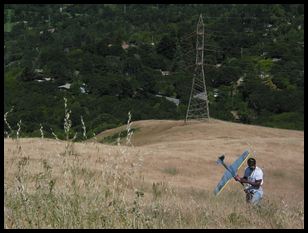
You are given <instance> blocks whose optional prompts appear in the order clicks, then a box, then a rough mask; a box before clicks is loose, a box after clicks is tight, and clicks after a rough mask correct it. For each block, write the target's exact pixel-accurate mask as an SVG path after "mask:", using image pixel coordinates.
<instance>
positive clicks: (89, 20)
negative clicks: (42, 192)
mask: <svg viewBox="0 0 308 233" xmlns="http://www.w3.org/2000/svg"><path fill="white" fill-rule="evenodd" d="M200 14H202V15H203V20H204V24H205V41H204V43H205V50H204V60H205V64H204V67H205V78H206V85H207V90H208V98H209V109H210V116H211V117H213V118H217V119H223V120H227V121H236V122H242V123H246V124H257V125H264V126H270V127H279V128H286V129H297V130H304V5H303V4H273V5H272V4H270V5H262V4H255V5H254V4H217V5H216V4H209V5H207V4H204V5H198V4H101V5H88V4H49V5H47V4H36V5H34V4H33V5H31V4H27V5H26V4H25V5H23V4H18V5H17V4H16V5H13V4H7V5H4V112H5V113H7V112H8V113H7V115H6V120H7V122H8V123H9V125H10V126H11V128H12V130H13V131H14V130H15V131H16V129H17V124H18V123H19V122H20V120H21V135H22V136H39V135H40V129H43V130H44V133H45V136H47V137H52V131H53V132H55V133H56V134H57V135H59V137H60V138H63V137H64V133H63V123H64V121H63V119H64V114H65V109H64V98H66V99H67V106H68V108H69V109H70V110H71V115H70V116H71V120H72V129H73V133H74V132H78V134H77V135H78V136H77V137H78V138H79V139H82V138H83V135H82V120H83V121H84V124H85V126H86V127H87V137H88V138H89V137H92V136H93V134H97V133H99V132H101V131H103V130H105V129H108V128H112V127H116V126H119V125H122V124H125V122H126V121H127V114H128V112H129V111H130V112H131V113H132V119H133V120H134V121H136V120H143V119H177V120H179V119H184V118H185V114H186V109H187V104H188V100H189V95H190V89H191V83H192V77H193V72H194V62H195V43H196V25H197V22H198V19H199V15H200ZM166 97H168V98H166ZM4 126H5V127H4V131H5V132H4V133H5V135H7V134H9V132H10V129H9V126H8V124H5V125H4Z"/></svg>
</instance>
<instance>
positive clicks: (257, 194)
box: [250, 191, 263, 205]
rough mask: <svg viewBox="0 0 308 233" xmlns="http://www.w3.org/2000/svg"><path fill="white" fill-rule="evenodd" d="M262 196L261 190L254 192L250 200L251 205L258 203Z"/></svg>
mask: <svg viewBox="0 0 308 233" xmlns="http://www.w3.org/2000/svg"><path fill="white" fill-rule="evenodd" d="M262 196H263V192H261V191H257V192H255V193H254V194H253V196H252V198H251V200H250V203H251V204H253V205H256V204H258V203H259V202H260V201H261V199H262Z"/></svg>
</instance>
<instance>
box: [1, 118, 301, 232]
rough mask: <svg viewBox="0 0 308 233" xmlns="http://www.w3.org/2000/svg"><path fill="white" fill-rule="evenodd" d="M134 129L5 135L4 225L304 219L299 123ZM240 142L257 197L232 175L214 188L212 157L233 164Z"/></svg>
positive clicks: (234, 224) (217, 172)
mask: <svg viewBox="0 0 308 233" xmlns="http://www.w3.org/2000/svg"><path fill="white" fill-rule="evenodd" d="M131 128H132V129H134V133H133V136H132V137H131V139H130V143H129V146H127V145H126V144H127V143H126V141H127V138H126V137H123V139H121V140H120V141H118V144H119V145H111V144H102V143H99V142H100V141H103V140H104V138H108V137H109V138H114V137H115V135H118V134H119V132H121V131H122V132H123V131H125V130H126V126H122V127H119V128H116V129H111V130H107V131H105V132H103V133H101V134H99V135H97V136H96V140H93V139H91V140H89V141H87V142H82V143H73V144H71V146H70V147H67V143H66V142H65V141H60V140H52V139H40V138H22V139H4V178H5V179H4V194H5V202H4V204H5V209H4V213H5V227H6V228H304V132H302V131H292V130H283V129H273V128H267V127H260V126H252V125H244V124H238V123H230V122H225V121H220V120H215V119H211V121H210V122H189V124H184V122H183V121H169V120H146V121H138V122H132V124H131ZM115 144H116V143H115ZM246 149H250V150H251V151H255V156H256V160H257V166H259V167H261V168H262V169H263V172H264V185H263V188H264V198H263V200H262V202H261V204H260V206H249V205H247V204H246V203H245V195H244V192H243V191H242V187H241V185H239V184H238V183H236V182H235V181H231V182H230V183H229V184H228V186H227V187H226V188H225V190H224V191H223V192H222V193H221V194H220V195H219V196H218V197H215V196H214V195H213V190H214V188H215V186H216V185H217V183H218V181H219V180H220V178H221V176H222V175H223V173H224V171H225V170H224V168H223V167H222V166H219V165H217V164H216V163H215V162H216V160H217V157H218V156H219V155H221V154H225V155H226V159H225V162H226V163H228V164H231V163H232V162H233V161H234V160H235V159H236V158H237V157H238V155H240V154H242V153H243V151H244V150H246ZM66 150H69V153H65V152H67V151H66ZM244 168H245V166H243V167H242V168H241V169H240V175H242V173H243V171H244Z"/></svg>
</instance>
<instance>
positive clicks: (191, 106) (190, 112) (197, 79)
mask: <svg viewBox="0 0 308 233" xmlns="http://www.w3.org/2000/svg"><path fill="white" fill-rule="evenodd" d="M203 53H204V24H203V18H202V14H200V17H199V22H198V24H197V41H196V64H195V65H196V66H195V71H194V76H193V80H192V87H191V93H190V98H189V102H188V107H187V112H186V118H185V123H186V122H187V121H188V120H189V119H196V120H210V113H209V105H208V96H207V91H206V85H205V78H204V68H203Z"/></svg>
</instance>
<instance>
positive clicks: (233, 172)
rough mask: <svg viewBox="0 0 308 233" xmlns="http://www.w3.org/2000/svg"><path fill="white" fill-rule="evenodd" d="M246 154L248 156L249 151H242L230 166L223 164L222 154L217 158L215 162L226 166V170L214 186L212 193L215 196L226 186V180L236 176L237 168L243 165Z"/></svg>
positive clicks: (223, 157)
mask: <svg viewBox="0 0 308 233" xmlns="http://www.w3.org/2000/svg"><path fill="white" fill-rule="evenodd" d="M248 156H249V152H248V151H247V150H246V151H244V153H243V154H242V155H241V156H240V157H239V158H238V159H237V160H235V162H234V163H233V164H232V165H231V166H228V165H227V164H225V162H224V159H225V156H224V155H222V156H220V157H219V158H218V160H217V164H222V165H223V166H224V167H225V168H226V170H227V171H226V172H225V174H224V175H223V176H222V178H221V180H220V181H219V183H218V185H217V186H216V188H215V190H214V194H215V195H216V196H217V195H218V194H219V193H220V192H221V191H222V190H223V189H224V187H226V185H227V184H228V182H229V181H230V180H231V179H232V178H234V177H235V176H236V174H237V171H238V169H239V168H240V167H241V166H242V165H243V163H244V162H245V161H246V159H247V158H248ZM234 179H235V178H234ZM241 184H242V183H241ZM242 185H243V184H242Z"/></svg>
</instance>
